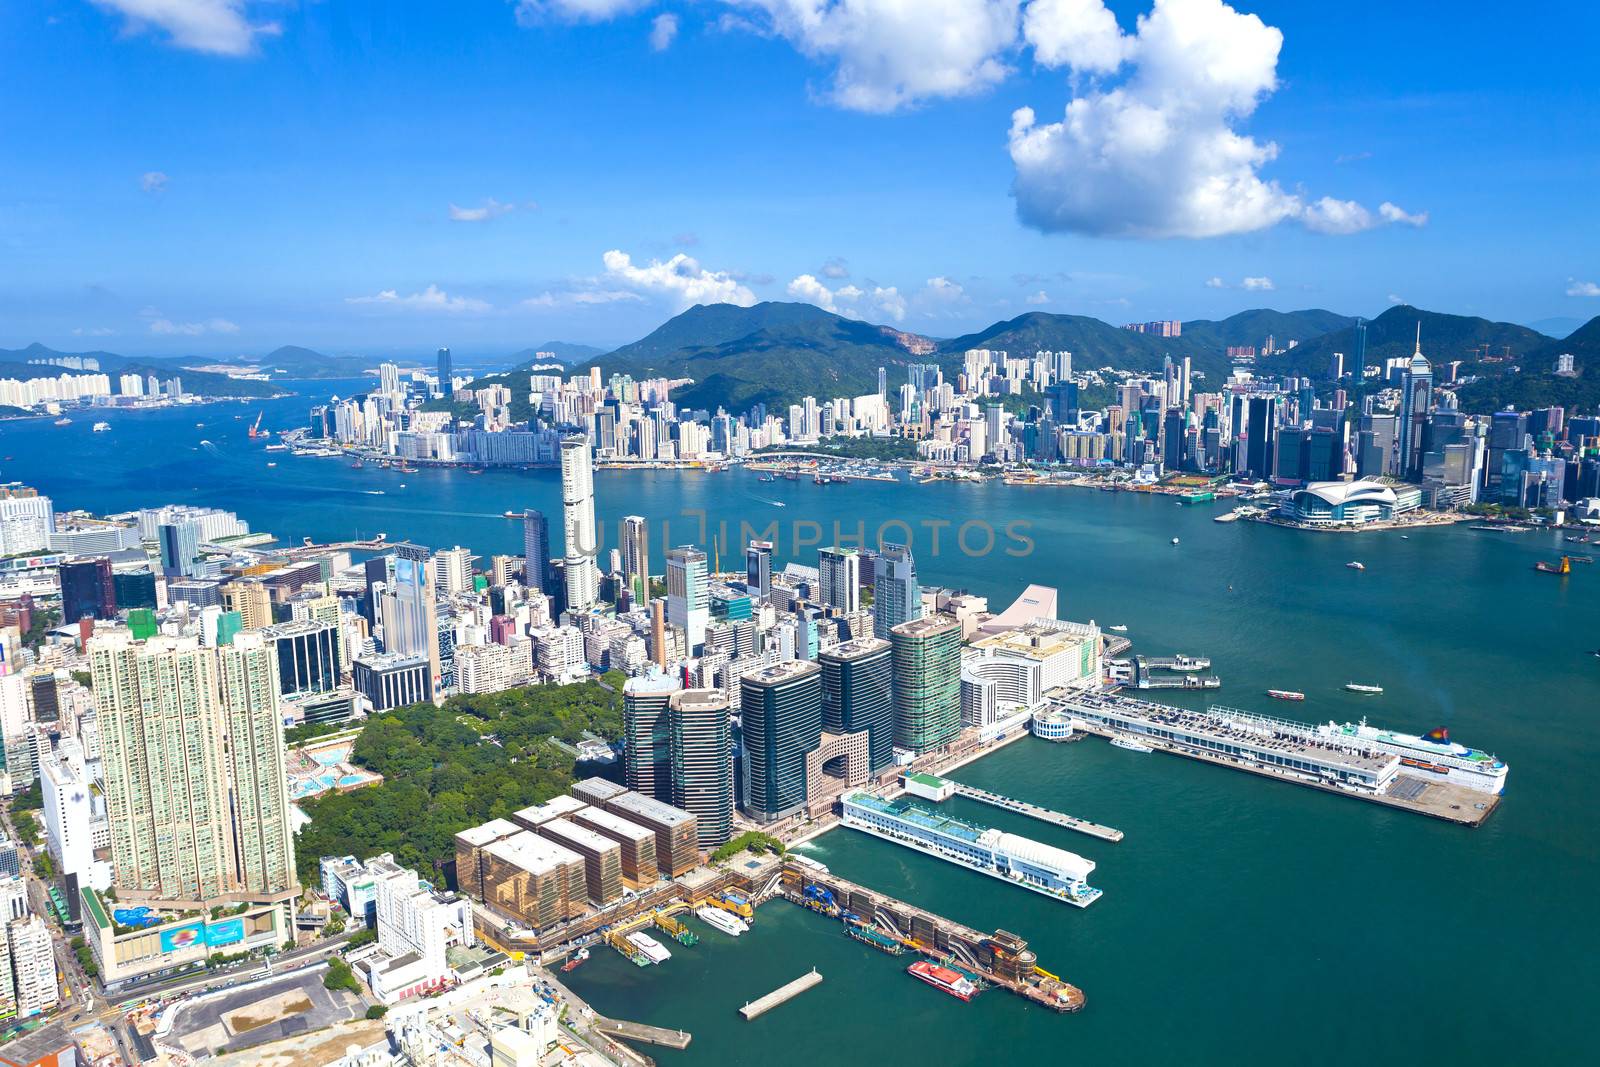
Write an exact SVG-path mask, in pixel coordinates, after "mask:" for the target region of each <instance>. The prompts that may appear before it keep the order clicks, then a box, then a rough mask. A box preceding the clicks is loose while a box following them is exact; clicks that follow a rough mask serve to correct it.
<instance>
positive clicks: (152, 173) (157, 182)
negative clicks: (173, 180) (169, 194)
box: [139, 170, 168, 193]
mask: <svg viewBox="0 0 1600 1067" xmlns="http://www.w3.org/2000/svg"><path fill="white" fill-rule="evenodd" d="M167 181H168V179H167V176H166V175H165V174H164V173H162V172H161V171H159V170H147V171H145V172H144V174H142V175H141V176H140V177H139V188H141V189H143V190H144V191H145V192H147V193H159V192H164V191H165V190H166V188H167Z"/></svg>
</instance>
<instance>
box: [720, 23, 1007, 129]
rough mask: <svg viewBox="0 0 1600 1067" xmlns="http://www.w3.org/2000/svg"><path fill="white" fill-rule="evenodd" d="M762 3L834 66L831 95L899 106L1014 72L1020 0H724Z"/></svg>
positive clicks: (774, 26)
mask: <svg viewBox="0 0 1600 1067" xmlns="http://www.w3.org/2000/svg"><path fill="white" fill-rule="evenodd" d="M723 2H724V3H728V4H731V5H733V6H736V7H740V8H746V9H755V10H758V11H760V12H761V13H763V14H764V15H765V16H766V20H767V23H768V25H769V26H770V28H771V30H772V31H773V32H776V33H778V34H780V35H781V36H783V37H784V38H785V39H787V40H788V41H789V42H790V43H792V44H793V45H794V46H795V47H796V48H798V49H799V50H800V51H801V52H803V53H805V54H806V55H808V56H810V57H811V58H813V59H817V60H822V61H825V62H831V63H832V64H833V84H832V87H831V88H830V90H829V92H828V97H829V99H831V100H832V101H833V102H834V103H836V104H838V105H839V106H841V107H847V108H851V109H854V110H857V111H876V112H884V111H895V110H897V109H899V108H902V107H907V106H910V105H912V104H916V103H919V102H921V101H923V100H928V99H934V98H939V97H952V96H964V95H967V94H969V93H974V92H979V91H981V90H983V89H987V88H988V87H989V86H991V85H994V84H996V83H997V82H999V81H1000V80H1001V79H1002V78H1004V77H1005V76H1006V74H1007V73H1009V68H1008V67H1007V66H1006V64H1005V61H1004V58H1003V57H1004V55H1005V54H1006V53H1007V52H1009V51H1010V50H1011V48H1012V46H1013V45H1014V44H1015V43H1016V40H1017V21H1018V9H1019V7H1020V6H1021V0H723Z"/></svg>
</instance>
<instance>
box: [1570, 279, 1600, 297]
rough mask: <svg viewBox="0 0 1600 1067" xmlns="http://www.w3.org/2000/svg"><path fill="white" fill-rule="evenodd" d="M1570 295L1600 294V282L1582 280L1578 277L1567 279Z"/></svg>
mask: <svg viewBox="0 0 1600 1067" xmlns="http://www.w3.org/2000/svg"><path fill="white" fill-rule="evenodd" d="M1567 295H1568V296H1600V283H1596V282H1580V281H1579V280H1578V279H1576V278H1568V279H1567Z"/></svg>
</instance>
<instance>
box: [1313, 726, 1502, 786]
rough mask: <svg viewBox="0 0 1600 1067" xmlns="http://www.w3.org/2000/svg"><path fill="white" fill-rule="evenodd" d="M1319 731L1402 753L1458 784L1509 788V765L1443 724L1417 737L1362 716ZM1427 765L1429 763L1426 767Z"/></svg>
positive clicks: (1406, 759) (1331, 737)
mask: <svg viewBox="0 0 1600 1067" xmlns="http://www.w3.org/2000/svg"><path fill="white" fill-rule="evenodd" d="M1317 734H1318V735H1319V736H1321V737H1322V738H1324V739H1326V740H1333V741H1338V740H1347V741H1354V742H1360V743H1362V744H1364V745H1366V746H1369V747H1371V748H1374V749H1377V750H1378V751H1380V752H1387V753H1390V754H1391V755H1395V756H1399V757H1400V762H1401V763H1402V764H1403V765H1405V766H1408V767H1411V766H1415V767H1422V769H1424V770H1432V771H1434V773H1436V774H1443V775H1444V776H1445V777H1446V778H1448V779H1449V781H1451V782H1452V783H1454V784H1456V785H1464V786H1466V787H1468V788H1469V789H1476V790H1478V791H1480V792H1483V793H1493V794H1494V795H1496V796H1499V795H1500V793H1501V792H1502V791H1503V790H1504V789H1505V787H1506V771H1507V768H1506V765H1505V763H1504V762H1503V761H1501V760H1499V759H1496V758H1495V757H1494V756H1493V755H1491V754H1489V753H1487V752H1482V751H1479V750H1478V749H1475V748H1468V747H1466V746H1465V745H1458V744H1456V743H1455V742H1454V741H1451V740H1450V731H1449V730H1448V729H1447V728H1445V727H1443V726H1441V727H1439V728H1438V729H1435V730H1430V731H1429V732H1428V733H1426V734H1424V735H1423V736H1421V737H1417V736H1415V735H1414V734H1401V733H1395V732H1394V731H1392V730H1383V729H1380V728H1378V727H1376V726H1368V725H1367V720H1366V719H1362V720H1361V721H1360V722H1359V723H1354V724H1352V723H1344V724H1342V725H1341V724H1340V723H1335V722H1330V723H1328V724H1327V725H1326V726H1319V727H1317ZM1424 764H1427V765H1429V766H1425V767H1423V765H1424ZM1436 768H1443V770H1442V771H1441V770H1437V769H1436Z"/></svg>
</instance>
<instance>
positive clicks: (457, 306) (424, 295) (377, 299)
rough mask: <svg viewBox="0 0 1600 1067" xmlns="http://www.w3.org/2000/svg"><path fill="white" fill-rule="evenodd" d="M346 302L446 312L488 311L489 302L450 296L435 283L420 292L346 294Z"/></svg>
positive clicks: (391, 291) (390, 290)
mask: <svg viewBox="0 0 1600 1067" xmlns="http://www.w3.org/2000/svg"><path fill="white" fill-rule="evenodd" d="M344 302H345V303H346V304H376V305H383V306H387V307H396V308H405V309H407V310H412V311H442V312H446V313H448V314H452V315H454V314H459V313H461V312H469V311H470V312H479V311H488V310H489V302H488V301H486V300H479V299H477V298H475V297H470V296H450V295H449V294H448V293H446V292H445V291H444V290H442V289H440V288H439V287H438V286H437V285H429V286H428V287H427V288H426V289H424V290H422V291H421V292H420V293H411V294H409V295H407V296H401V295H400V293H399V291H398V290H396V289H384V290H382V291H380V292H378V293H376V294H375V295H373V296H347V297H345V298H344Z"/></svg>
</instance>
